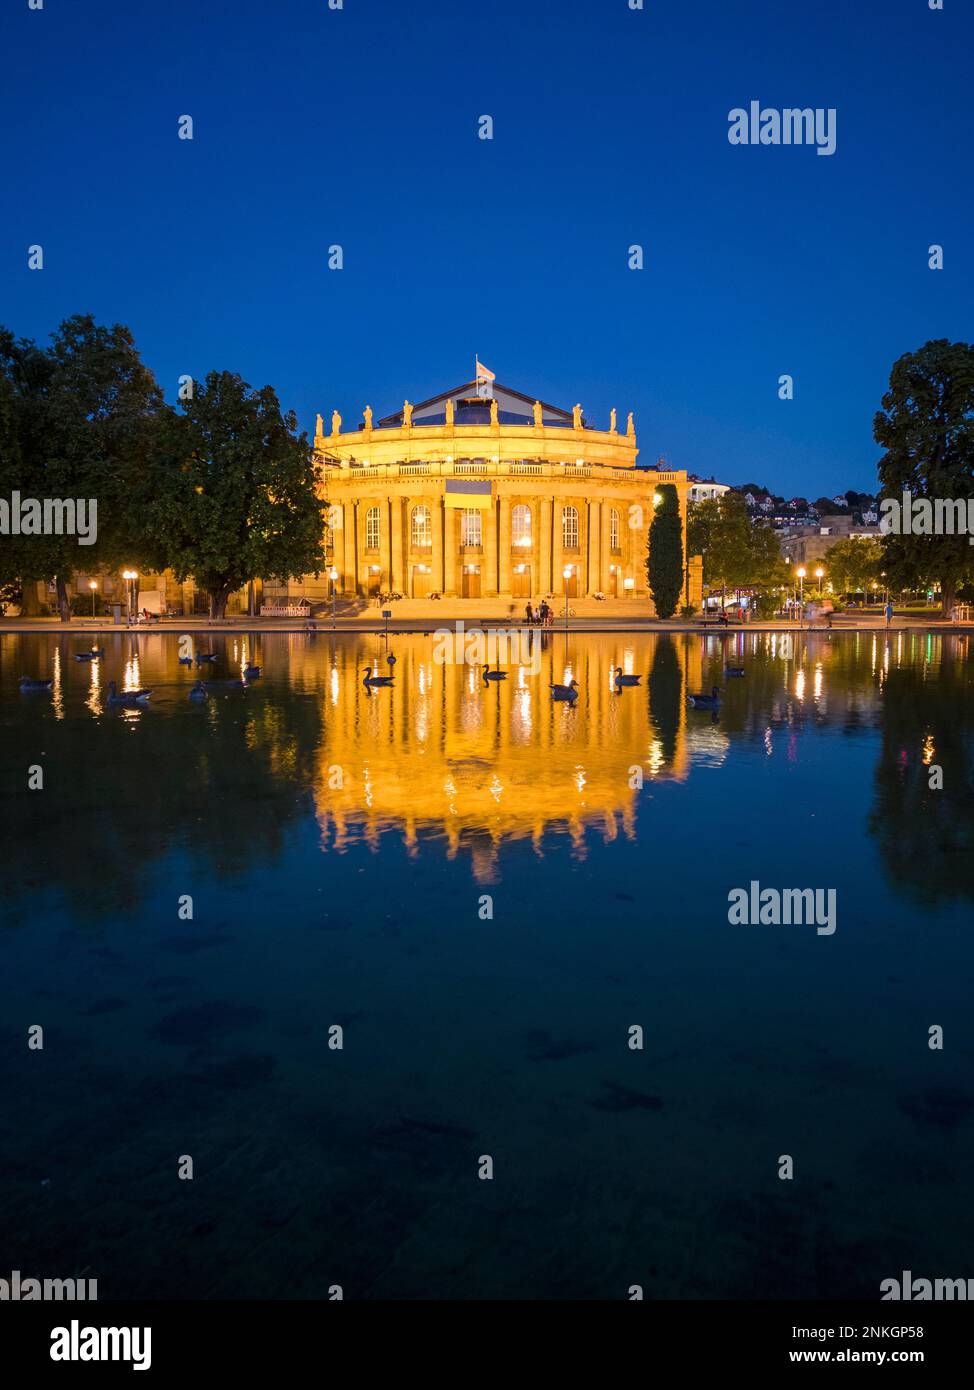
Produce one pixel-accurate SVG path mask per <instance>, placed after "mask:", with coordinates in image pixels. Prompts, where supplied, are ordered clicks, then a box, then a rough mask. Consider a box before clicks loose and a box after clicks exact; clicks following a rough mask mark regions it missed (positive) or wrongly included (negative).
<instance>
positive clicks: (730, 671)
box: [724, 666, 745, 676]
mask: <svg viewBox="0 0 974 1390" xmlns="http://www.w3.org/2000/svg"><path fill="white" fill-rule="evenodd" d="M744 674H745V671H744V667H743V666H725V667H724V675H725V676H743V675H744Z"/></svg>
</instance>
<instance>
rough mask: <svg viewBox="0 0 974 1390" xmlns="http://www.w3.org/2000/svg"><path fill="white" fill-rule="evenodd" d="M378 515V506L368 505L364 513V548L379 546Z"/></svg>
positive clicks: (376, 548)
mask: <svg viewBox="0 0 974 1390" xmlns="http://www.w3.org/2000/svg"><path fill="white" fill-rule="evenodd" d="M379 516H380V512H379V508H378V507H370V508H369V510H368V511H367V512H366V513H365V548H366V550H378V548H379Z"/></svg>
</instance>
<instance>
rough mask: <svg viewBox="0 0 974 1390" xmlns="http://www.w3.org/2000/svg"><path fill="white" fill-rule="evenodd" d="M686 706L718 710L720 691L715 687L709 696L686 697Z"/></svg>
mask: <svg viewBox="0 0 974 1390" xmlns="http://www.w3.org/2000/svg"><path fill="white" fill-rule="evenodd" d="M687 704H688V705H694V706H697V707H699V708H700V709H719V708H720V689H719V687H718V686H716V685H715V686H714V688H713V690H711V692H710V694H709V695H688V696H687Z"/></svg>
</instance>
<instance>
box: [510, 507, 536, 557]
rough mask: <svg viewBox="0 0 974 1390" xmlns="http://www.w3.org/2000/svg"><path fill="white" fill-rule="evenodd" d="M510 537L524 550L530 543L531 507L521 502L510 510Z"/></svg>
mask: <svg viewBox="0 0 974 1390" xmlns="http://www.w3.org/2000/svg"><path fill="white" fill-rule="evenodd" d="M511 539H512V541H513V543H514V544H515V545H516V546H519V547H521V548H523V549H525V550H526V549H527V548H528V547H529V546H530V544H531V508H530V507H528V506H525V505H524V504H523V503H520V504H519V505H518V506H516V507H515V508H514V510H513V511H512V512H511Z"/></svg>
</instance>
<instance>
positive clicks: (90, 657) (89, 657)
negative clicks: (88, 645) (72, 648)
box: [74, 647, 101, 661]
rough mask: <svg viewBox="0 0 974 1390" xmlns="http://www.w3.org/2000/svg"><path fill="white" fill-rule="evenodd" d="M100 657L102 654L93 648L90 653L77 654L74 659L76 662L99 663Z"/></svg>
mask: <svg viewBox="0 0 974 1390" xmlns="http://www.w3.org/2000/svg"><path fill="white" fill-rule="evenodd" d="M100 656H101V652H100V651H99V650H98V648H97V647H92V649H91V651H90V652H75V654H74V659H75V661H97V660H98V658H99V657H100Z"/></svg>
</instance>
